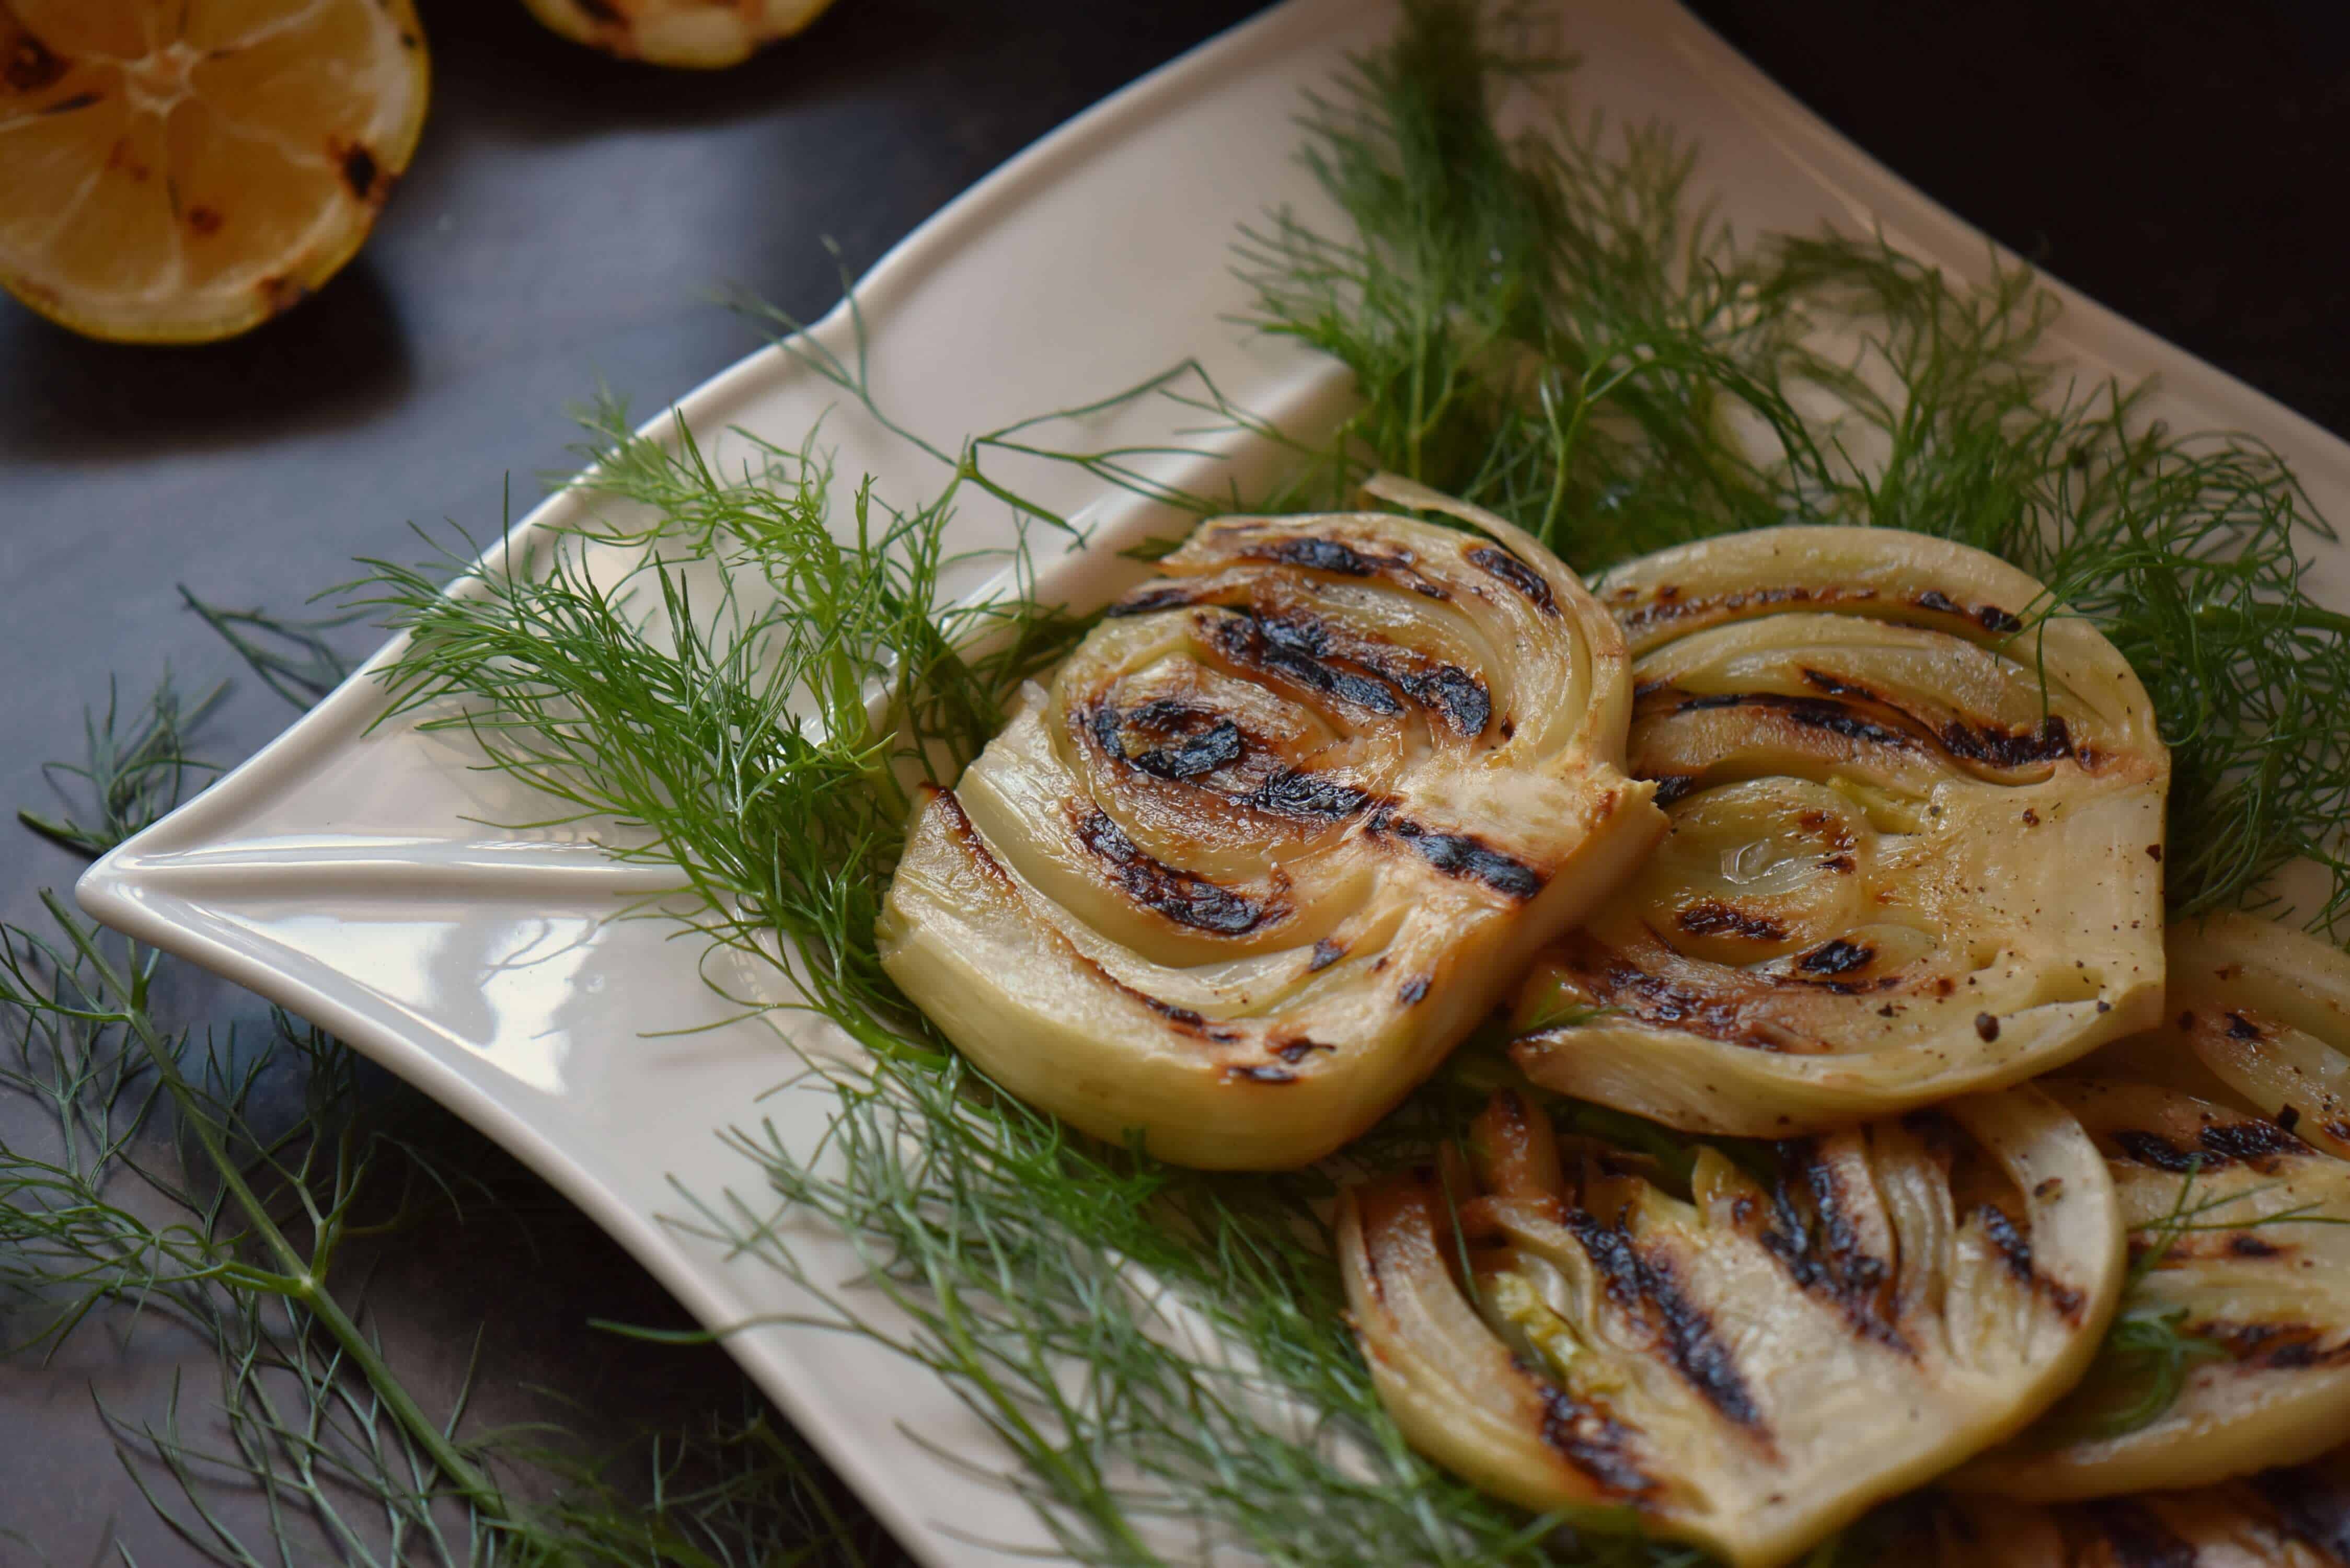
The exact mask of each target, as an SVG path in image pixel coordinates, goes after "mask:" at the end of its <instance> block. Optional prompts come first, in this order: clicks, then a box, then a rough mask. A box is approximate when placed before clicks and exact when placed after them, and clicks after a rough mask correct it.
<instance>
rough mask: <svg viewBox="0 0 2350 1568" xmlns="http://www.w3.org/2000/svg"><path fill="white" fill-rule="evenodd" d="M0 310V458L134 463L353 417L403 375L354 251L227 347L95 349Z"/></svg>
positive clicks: (392, 322)
mask: <svg viewBox="0 0 2350 1568" xmlns="http://www.w3.org/2000/svg"><path fill="white" fill-rule="evenodd" d="M0 310H5V311H6V312H7V313H8V317H9V319H6V320H5V321H0V462H9V461H26V460H32V461H40V460H47V461H50V462H88V461H91V460H102V459H134V458H140V457H147V456H152V455H155V454H157V453H161V452H173V451H184V450H190V449H197V450H201V449H203V448H207V447H219V446H226V445H230V444H233V443H245V442H251V441H258V440H265V439H267V438H270V437H273V436H278V435H283V434H286V433H288V432H289V431H300V430H307V429H315V428H317V427H319V426H322V425H331V424H341V423H349V422H355V421H359V420H362V419H365V418H366V417H368V416H369V415H370V414H373V413H376V412H379V411H380V410H383V409H385V408H387V407H389V406H390V404H392V403H393V402H394V401H396V400H398V399H399V398H400V395H401V394H402V393H403V392H405V391H406V390H407V389H408V386H409V382H410V379H411V365H410V356H409V348H408V343H407V339H406V337H405V336H404V334H403V333H402V332H401V330H400V317H399V312H398V310H397V308H396V307H395V306H394V305H393V302H392V297H391V294H390V291H389V290H388V289H387V288H386V287H385V286H384V285H383V281H382V279H381V278H380V277H379V276H378V275H377V274H376V272H375V270H374V268H372V267H371V266H370V265H369V264H368V261H367V258H366V257H365V256H361V257H360V258H359V260H357V261H355V262H353V263H352V264H351V265H349V266H348V267H346V268H345V269H344V270H343V271H342V272H341V273H340V274H339V275H337V276H336V277H335V278H334V279H333V280H332V281H330V282H329V283H328V285H327V286H326V287H324V288H323V289H321V290H319V292H318V295H317V297H316V298H315V299H308V300H305V301H304V302H303V303H302V304H300V305H299V306H296V307H295V308H294V309H293V310H290V311H288V312H287V313H286V315H285V316H284V317H280V318H279V319H277V320H276V321H272V322H269V323H267V324H266V325H265V326H262V327H256V328H255V330H253V331H251V332H249V333H246V334H245V335H244V337H233V338H231V339H229V340H228V341H227V342H225V343H206V344H202V345H198V346H195V347H192V348H151V347H143V346H140V345H137V344H125V343H99V342H94V341H92V340H90V339H88V338H85V337H76V336H74V335H73V334H72V333H70V332H68V331H66V330H65V329H64V328H63V327H57V326H55V325H52V324H51V323H49V322H47V321H43V320H41V319H39V318H37V317H34V316H33V315H32V313H31V312H29V311H19V310H17V309H16V307H15V306H9V305H6V304H5V302H0Z"/></svg>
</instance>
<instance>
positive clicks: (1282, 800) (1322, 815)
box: [1248, 768, 1371, 824]
mask: <svg viewBox="0 0 2350 1568" xmlns="http://www.w3.org/2000/svg"><path fill="white" fill-rule="evenodd" d="M1248 803H1249V805H1253V806H1254V807H1256V809H1257V810H1259V811H1262V812H1265V813H1268V814H1270V815H1274V816H1285V817H1287V818H1289V819H1290V820H1291V821H1293V822H1305V823H1315V824H1327V823H1333V822H1340V821H1344V820H1345V819H1346V818H1347V817H1350V816H1352V815H1355V814H1356V813H1357V812H1358V811H1360V810H1362V809H1363V808H1364V807H1365V806H1367V805H1370V804H1371V797H1370V796H1369V795H1368V794H1366V793H1365V792H1363V791H1361V790H1358V789H1357V788H1356V787H1355V786H1354V785H1352V784H1340V783H1339V782H1338V781H1337V780H1336V779H1331V778H1324V777H1323V776H1321V775H1320V774H1307V773H1299V772H1297V771H1296V770H1295V769H1293V768H1284V769H1282V770H1281V771H1280V772H1279V773H1277V774H1274V775H1273V776H1272V777H1271V778H1269V779H1267V780H1265V781H1264V783H1263V784H1261V785H1259V786H1258V788H1257V791H1256V793H1255V794H1252V795H1251V796H1249V801H1248Z"/></svg>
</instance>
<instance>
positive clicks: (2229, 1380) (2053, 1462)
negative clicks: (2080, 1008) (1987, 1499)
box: [1951, 914, 2350, 1499]
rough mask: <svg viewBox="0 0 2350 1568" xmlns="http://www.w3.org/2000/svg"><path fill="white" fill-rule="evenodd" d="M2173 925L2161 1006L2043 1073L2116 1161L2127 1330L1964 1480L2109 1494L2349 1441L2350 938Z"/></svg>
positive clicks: (1974, 1484)
mask: <svg viewBox="0 0 2350 1568" xmlns="http://www.w3.org/2000/svg"><path fill="white" fill-rule="evenodd" d="M2168 945H2169V950H2170V975H2171V981H2170V988H2169V1000H2168V1012H2169V1016H2168V1018H2167V1019H2166V1020H2165V1021H2164V1022H2163V1023H2162V1025H2161V1027H2160V1028H2158V1029H2157V1030H2155V1031H2152V1032H2150V1033H2147V1034H2144V1035H2140V1036H2137V1037H2135V1038H2132V1039H2127V1040H2122V1041H2118V1042H2116V1043H2115V1044H2112V1045H2110V1046H2107V1047H2106V1049H2105V1050H2103V1051H2101V1052H2099V1053H2097V1054H2095V1055H2094V1056H2092V1057H2090V1058H2089V1059H2088V1060H2086V1061H2085V1062H2083V1063H2081V1064H2078V1065H2077V1066H2076V1067H2075V1068H2074V1069H2071V1070H2069V1071H2067V1072H2066V1073H2064V1074H2063V1075H2059V1076H2057V1077H2054V1078H2051V1079H2049V1080H2047V1081H2046V1082H2045V1085H2044V1086H2045V1087H2046V1088H2047V1089H2048V1091H2049V1092H2050V1093H2051V1094H2052V1095H2054V1096H2056V1097H2057V1098H2059V1099H2061V1100H2063V1101H2064V1103H2065V1104H2066V1105H2067V1106H2070V1107H2072V1109H2073V1111H2074V1114H2075V1115H2076V1116H2078V1117H2079V1118H2080V1120H2081V1122H2082V1124H2083V1125H2084V1126H2085V1127H2087V1128H2088V1130H2089V1132H2090V1134H2091V1136H2093V1137H2095V1139H2096V1140H2097V1144H2098V1147H2099V1148H2100V1149H2101V1150H2102V1151H2103V1152H2104V1153H2105V1154H2106V1158H2107V1159H2108V1161H2109V1165H2110V1168H2111V1170H2112V1174H2113V1179H2114V1186H2115V1189H2116V1193H2117V1194H2118V1196H2119V1199H2120V1202H2121V1207H2122V1214H2123V1218H2124V1220H2125V1222H2126V1223H2127V1224H2128V1226H2129V1227H2130V1231H2131V1249H2132V1251H2133V1254H2134V1256H2135V1259H2136V1262H2135V1264H2134V1266H2133V1269H2132V1271H2131V1273H2132V1280H2131V1286H2130V1289H2129V1291H2128V1293H2127V1294H2126V1296H2125V1298H2124V1302H2123V1307H2122V1324H2123V1330H2124V1331H2130V1330H2135V1332H2119V1333H2117V1334H2116V1339H2115V1342H2114V1343H2113V1344H2112V1345H2110V1346H2109V1347H2108V1348H2107V1351H2106V1354H2105V1355H2102V1356H2101V1357H2100V1358H2099V1360H2098V1362H2097V1364H2096V1365H2095V1366H2094V1367H2093V1368H2092V1370H2091V1372H2090V1375H2089V1376H2087V1377H2086V1378H2085V1380H2084V1383H2083V1385H2082V1386H2081V1387H2080V1388H2078V1389H2076V1390H2075V1391H2074V1393H2073V1394H2072V1395H2070V1396H2068V1397H2066V1399H2065V1400H2064V1403H2062V1404H2061V1405H2059V1406H2058V1407H2056V1408H2055V1409H2054V1411H2052V1412H2051V1413H2050V1415H2049V1417H2048V1418H2047V1420H2046V1421H2044V1422H2043V1424H2042V1425H2041V1426H2040V1427H2038V1428H2034V1429H2033V1430H2032V1431H2029V1432H2026V1433H2024V1434H2023V1435H2022V1437H2021V1438H2017V1439H2016V1441H2015V1442H2013V1443H2012V1444H2011V1445H2009V1446H2008V1447H2006V1448H2004V1449H2000V1450H1998V1451H1996V1452H1993V1453H1990V1454H1986V1455H1984V1456H1982V1457H1981V1459H1978V1460H1976V1461H1975V1462H1974V1463H1973V1464H1970V1465H1969V1466H1968V1467H1967V1468H1966V1469H1963V1470H1961V1471H1960V1472H1959V1474H1958V1475H1957V1476H1955V1477H1953V1478H1952V1480H1951V1484H1952V1485H1953V1486H1957V1487H1960V1488H1963V1489H1965V1490H1979V1491H1991V1492H1998V1493H2001V1494H2002V1495H2006V1496H2012V1497H2022V1498H2030V1499H2077V1498H2099V1497H2111V1496H2115V1495H2117V1494H2121V1493H2126V1492H2135V1491H2140V1490H2151V1489H2173V1488H2184V1487H2200V1486H2207V1485H2211V1484H2214V1483H2217V1482H2220V1481H2224V1480H2230V1479H2231V1478H2234V1477H2238V1476H2245V1475H2251V1474H2252V1473H2254V1472H2257V1471H2261V1470H2264V1469H2271V1468H2272V1467H2276V1466H2282V1465H2297V1464H2301V1463H2303V1462H2305V1461H2308V1460H2310V1459H2314V1457H2315V1456H2317V1455H2319V1454H2322V1453H2324V1452H2326V1451H2327V1450H2329V1449H2334V1448H2335V1447H2336V1446H2338V1445H2340V1444H2343V1443H2345V1442H2350V1123H2345V1118H2344V1115H2343V1111H2344V1106H2343V1103H2342V1099H2341V1094H2340V1091H2341V1087H2342V1085H2343V1083H2344V1080H2345V1077H2350V957H2345V955H2344V954H2343V953H2342V952H2341V951H2340V950H2338V949H2335V948H2334V947H2331V946H2329V945H2328V944H2326V943H2324V942H2322V941H2319V940H2316V939H2315V938H2314V937H2310V936H2307V935H2304V934H2303V933H2302V932H2299V931H2295V930H2292V929H2287V928H2285V927H2282V926H2278V925H2274V924H2272V923H2270V922H2268V921H2265V920H2262V919H2256V918H2254V917H2252V916H2250V915H2242V914H2230V915H2223V916H2220V917H2216V918H2214V919H2211V920H2210V921H2208V922H2207V921H2203V920H2199V919H2185V920H2181V921H2178V922H2177V923H2176V924H2174V925H2173V927H2172V928H2171V930H2170V934H2169V943H2168Z"/></svg>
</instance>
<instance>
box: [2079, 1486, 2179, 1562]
mask: <svg viewBox="0 0 2350 1568" xmlns="http://www.w3.org/2000/svg"><path fill="white" fill-rule="evenodd" d="M2081 1506H2082V1508H2083V1509H2084V1511H2085V1512H2086V1513H2087V1515H2088V1517H2089V1521H2090V1522H2091V1524H2092V1526H2093V1527H2094V1528H2095V1531H2096V1532H2097V1534H2098V1535H2099V1536H2100V1537H2101V1538H2102V1539H2103V1540H2104V1542H2105V1543H2106V1546H2107V1547H2109V1548H2111V1550H2112V1552H2113V1560H2114V1568H2195V1564H2196V1563H2197V1562H2198V1561H2199V1560H2200V1558H2201V1557H2202V1553H2201V1552H2199V1551H2197V1550H2196V1548H2195V1546H2194V1544H2193V1543H2192V1542H2189V1541H2187V1540H2185V1539H2183V1538H2182V1537H2180V1536H2178V1535H2177V1534H2175V1533H2173V1532H2172V1531H2171V1528H2170V1527H2169V1526H2168V1525H2167V1524H2165V1523H2163V1522H2162V1521H2161V1519H2160V1518H2159V1517H2158V1516H2157V1515H2156V1513H2155V1511H2153V1510H2152V1509H2150V1508H2148V1507H2147V1506H2146V1504H2144V1503H2142V1502H2139V1501H2136V1500H2135V1499H2131V1498H2110V1499H2106V1500H2105V1501H2100V1502H2091V1503H2084V1504H2082V1505H2081Z"/></svg>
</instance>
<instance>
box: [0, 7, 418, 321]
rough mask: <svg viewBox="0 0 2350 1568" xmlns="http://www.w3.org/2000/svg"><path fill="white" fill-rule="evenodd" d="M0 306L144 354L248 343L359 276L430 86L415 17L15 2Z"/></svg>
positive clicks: (385, 11)
mask: <svg viewBox="0 0 2350 1568" xmlns="http://www.w3.org/2000/svg"><path fill="white" fill-rule="evenodd" d="M0 66H5V68H0V192H5V200H0V287H5V288H6V289H7V290H8V292H9V293H11V294H13V295H15V296H16V297H17V298H18V299H20V300H23V301H24V302H25V303H26V305H29V306H32V307H33V308H34V309H35V310H37V311H39V312H40V313H41V314H42V315H44V316H47V317H49V318H50V319H52V320H54V321H57V322H58V323H60V324H62V325H64V326H66V327H70V328H71V329H73V330H74V331H76V332H79V333H83V334H86V335H87V336H89V337H105V338H111V339H114V340H117V341H120V342H126V343H199V342H207V341H210V340H212V339H214V338H220V337H234V335H235V334H237V333H239V332H243V331H245V330H246V329H247V328H249V327H255V326H256V325H258V324H259V323H261V322H264V321H266V320H268V319H269V318H270V317H273V316H276V315H277V314H278V313H279V312H281V311H283V310H286V308H288V307H289V306H293V305H294V304H296V302H298V301H300V300H301V299H303V298H305V297H306V296H308V295H309V294H311V293H312V292H314V291H315V290H316V289H317V288H318V286H320V285H322V284H324V283H325V282H326V281H327V279H328V278H329V277H332V276H333V275H335V273H336V271H337V270H338V268H340V267H341V266H342V265H343V264H344V263H345V262H347V261H348V260H350V258H351V256H352V254H353V253H355V252H356V251H358V249H359V245H360V244H361V242H363V241H364V240H365V239H366V238H367V236H368V231H369V229H370V228H372V227H373V226H374V223H375V220H376V214H377V213H379V212H380V211H381V210H382V207H383V203H384V199H385V198H386V197H387V196H389V195H390V192H391V188H392V186H393V185H394V183H396V182H397V181H398V180H399V178H400V174H401V173H402V172H403V171H405V170H406V169H407V167H408V161H409V157H410V155H411V153H412V152H414V151H415V149H416V139H417V136H418V134H419V133H420V132H421V130H422V129H423V126H424V110H425V102H426V99H427V97H428V96H429V93H430V79H431V68H430V66H429V65H428V63H427V58H426V54H425V47H424V33H423V29H422V28H421V27H420V26H418V25H417V20H416V11H415V7H414V6H413V5H412V4H411V0H241V3H239V4H235V5H184V4H180V3H178V0H173V3H171V4H164V3H162V0H0Z"/></svg>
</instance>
